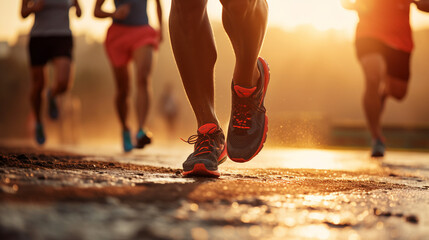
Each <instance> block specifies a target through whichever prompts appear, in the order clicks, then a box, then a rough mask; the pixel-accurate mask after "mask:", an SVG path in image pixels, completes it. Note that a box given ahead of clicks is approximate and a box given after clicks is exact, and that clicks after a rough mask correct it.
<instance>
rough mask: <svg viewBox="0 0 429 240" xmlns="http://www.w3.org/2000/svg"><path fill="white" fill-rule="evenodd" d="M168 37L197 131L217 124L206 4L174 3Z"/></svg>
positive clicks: (203, 1)
mask: <svg viewBox="0 0 429 240" xmlns="http://www.w3.org/2000/svg"><path fill="white" fill-rule="evenodd" d="M170 37H171V45H172V48H173V52H174V57H175V59H176V62H177V67H178V68H179V72H180V75H181V77H182V82H183V85H184V87H185V90H186V93H187V95H188V99H189V101H190V103H191V105H192V108H193V110H194V113H195V116H196V118H197V123H198V127H200V126H202V125H204V124H206V123H215V124H219V123H218V120H217V117H216V114H215V112H214V76H213V71H214V64H215V62H216V58H217V53H216V47H215V43H214V40H213V33H212V30H211V26H210V22H209V19H208V16H207V0H185V1H184V0H173V1H172V5H171V13H170Z"/></svg>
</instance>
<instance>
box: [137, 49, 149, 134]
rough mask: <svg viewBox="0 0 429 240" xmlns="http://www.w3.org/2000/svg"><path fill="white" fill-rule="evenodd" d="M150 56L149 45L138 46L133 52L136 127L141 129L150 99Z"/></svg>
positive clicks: (144, 122)
mask: <svg viewBox="0 0 429 240" xmlns="http://www.w3.org/2000/svg"><path fill="white" fill-rule="evenodd" d="M152 58H153V47H152V46H151V45H146V46H143V47H141V48H138V49H137V50H136V51H135V52H134V61H135V66H136V74H137V76H136V77H137V98H136V113H137V124H138V128H137V129H141V128H143V127H144V126H145V124H146V119H147V115H148V112H149V107H150V99H151V88H150V74H151V71H152Z"/></svg>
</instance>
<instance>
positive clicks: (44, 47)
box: [28, 36, 73, 66]
mask: <svg viewBox="0 0 429 240" xmlns="http://www.w3.org/2000/svg"><path fill="white" fill-rule="evenodd" d="M28 49H29V52H30V62H31V66H40V65H42V66H43V65H45V64H46V63H47V62H48V61H49V60H52V59H53V58H55V57H68V58H70V59H72V50H73V37H72V36H49V37H30V42H29V44H28Z"/></svg>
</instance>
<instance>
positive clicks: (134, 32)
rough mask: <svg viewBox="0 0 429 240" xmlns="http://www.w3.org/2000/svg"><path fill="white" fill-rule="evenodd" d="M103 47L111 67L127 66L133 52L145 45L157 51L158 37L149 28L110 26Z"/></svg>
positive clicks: (147, 26)
mask: <svg viewBox="0 0 429 240" xmlns="http://www.w3.org/2000/svg"><path fill="white" fill-rule="evenodd" d="M104 44H105V47H106V51H107V55H108V56H109V59H110V61H111V62H112V65H113V66H115V67H120V66H124V65H126V64H128V62H129V61H130V60H131V59H132V57H133V52H134V51H135V50H136V49H138V48H140V47H142V46H145V45H152V46H153V47H154V48H155V49H158V44H159V35H158V32H156V31H155V30H154V29H153V28H152V27H151V26H149V25H144V26H125V25H120V24H112V25H111V26H110V27H109V30H108V31H107V36H106V41H105V43H104Z"/></svg>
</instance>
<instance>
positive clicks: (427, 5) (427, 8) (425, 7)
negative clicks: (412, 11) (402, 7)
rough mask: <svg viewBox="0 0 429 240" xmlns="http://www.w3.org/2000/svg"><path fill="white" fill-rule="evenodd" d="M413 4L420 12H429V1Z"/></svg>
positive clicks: (424, 0)
mask: <svg viewBox="0 0 429 240" xmlns="http://www.w3.org/2000/svg"><path fill="white" fill-rule="evenodd" d="M413 2H414V3H415V4H416V6H417V8H418V9H419V10H420V11H423V12H429V0H417V1H413Z"/></svg>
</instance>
